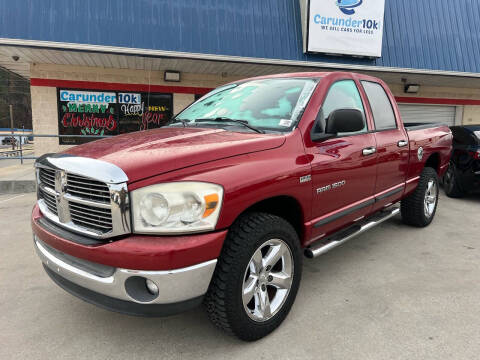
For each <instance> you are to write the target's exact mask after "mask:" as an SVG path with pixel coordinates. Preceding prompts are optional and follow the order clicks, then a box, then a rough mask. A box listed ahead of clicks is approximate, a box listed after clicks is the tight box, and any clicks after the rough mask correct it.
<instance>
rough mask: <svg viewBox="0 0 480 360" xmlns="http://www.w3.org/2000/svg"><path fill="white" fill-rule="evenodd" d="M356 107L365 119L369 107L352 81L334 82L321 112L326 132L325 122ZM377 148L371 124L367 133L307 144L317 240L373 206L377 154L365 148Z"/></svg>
mask: <svg viewBox="0 0 480 360" xmlns="http://www.w3.org/2000/svg"><path fill="white" fill-rule="evenodd" d="M345 108H355V109H358V110H360V111H361V112H362V113H363V114H364V116H365V115H366V114H365V106H364V102H363V101H362V97H361V95H360V93H359V91H358V87H357V83H356V82H355V81H354V80H352V79H345V80H339V81H336V82H334V83H333V84H332V85H331V86H330V88H329V90H328V93H327V95H326V97H325V100H324V102H323V105H322V107H321V109H320V111H319V113H318V116H317V119H320V123H321V124H320V128H318V129H316V131H319V132H323V131H324V128H325V121H326V119H327V118H328V116H329V115H330V113H331V112H332V111H334V110H337V109H345ZM374 147H375V135H374V134H371V133H369V128H368V126H367V121H365V127H364V129H363V130H361V131H358V132H356V133H344V134H338V135H337V136H336V137H335V138H333V139H329V140H325V141H322V142H319V143H310V142H306V152H307V154H309V155H310V156H311V158H312V161H311V165H312V183H313V194H312V197H313V202H312V215H313V216H312V217H313V220H312V221H313V224H312V225H313V230H312V237H313V239H319V238H320V237H322V236H323V235H324V234H326V233H330V232H332V231H334V230H337V229H338V228H340V227H343V226H344V225H346V224H348V223H351V222H353V221H354V220H356V219H358V218H360V217H362V216H363V215H365V214H366V213H368V212H369V211H370V210H371V208H372V205H373V197H372V195H373V191H374V186H375V176H376V154H375V153H374V152H369V151H366V152H364V151H363V150H364V149H371V148H374Z"/></svg>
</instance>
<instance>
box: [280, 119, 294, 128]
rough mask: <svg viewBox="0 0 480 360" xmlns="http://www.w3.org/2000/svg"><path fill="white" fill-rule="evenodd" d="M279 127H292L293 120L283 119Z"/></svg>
mask: <svg viewBox="0 0 480 360" xmlns="http://www.w3.org/2000/svg"><path fill="white" fill-rule="evenodd" d="M278 126H284V127H290V126H292V120H289V119H281V120H280V121H279V123H278Z"/></svg>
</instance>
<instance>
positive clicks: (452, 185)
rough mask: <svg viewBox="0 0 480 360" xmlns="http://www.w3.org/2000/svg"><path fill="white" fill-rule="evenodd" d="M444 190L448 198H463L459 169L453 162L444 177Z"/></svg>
mask: <svg viewBox="0 0 480 360" xmlns="http://www.w3.org/2000/svg"><path fill="white" fill-rule="evenodd" d="M443 188H444V190H445V194H447V196H448V197H452V198H459V197H462V196H463V191H462V189H461V188H460V185H459V184H458V175H457V169H456V168H455V164H454V163H452V162H451V163H450V165H449V167H448V169H447V172H446V173H445V175H444V176H443Z"/></svg>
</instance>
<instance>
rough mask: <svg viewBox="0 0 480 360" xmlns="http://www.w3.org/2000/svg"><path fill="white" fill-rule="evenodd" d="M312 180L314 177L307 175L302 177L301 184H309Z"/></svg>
mask: <svg viewBox="0 0 480 360" xmlns="http://www.w3.org/2000/svg"><path fill="white" fill-rule="evenodd" d="M311 180H312V175H305V176H301V177H300V184H303V183H306V182H309V181H311Z"/></svg>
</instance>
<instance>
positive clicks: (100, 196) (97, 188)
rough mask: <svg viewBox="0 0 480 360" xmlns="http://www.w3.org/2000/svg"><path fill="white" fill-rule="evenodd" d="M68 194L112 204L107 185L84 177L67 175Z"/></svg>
mask: <svg viewBox="0 0 480 360" xmlns="http://www.w3.org/2000/svg"><path fill="white" fill-rule="evenodd" d="M67 192H68V193H69V194H72V195H74V196H78V197H81V198H84V199H89V200H93V201H100V202H104V203H107V204H108V203H110V190H109V188H108V186H107V184H105V183H102V182H101V181H97V180H92V179H89V178H86V177H83V176H78V175H73V174H67Z"/></svg>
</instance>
